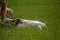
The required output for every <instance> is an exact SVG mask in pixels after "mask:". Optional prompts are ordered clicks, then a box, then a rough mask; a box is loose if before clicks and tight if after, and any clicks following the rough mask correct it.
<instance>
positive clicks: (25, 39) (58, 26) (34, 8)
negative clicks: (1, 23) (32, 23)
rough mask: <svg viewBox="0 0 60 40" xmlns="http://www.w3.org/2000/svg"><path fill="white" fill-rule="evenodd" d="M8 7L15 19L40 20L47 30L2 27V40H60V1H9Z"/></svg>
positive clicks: (0, 30) (0, 35) (0, 37)
mask: <svg viewBox="0 0 60 40" xmlns="http://www.w3.org/2000/svg"><path fill="white" fill-rule="evenodd" d="M8 7H10V8H12V9H13V11H14V17H15V18H24V19H31V20H39V21H42V22H44V23H46V24H47V28H43V29H42V30H40V29H39V28H37V27H34V28H31V27H25V28H16V26H15V25H14V26H12V27H10V26H7V27H4V28H2V27H0V40H60V1H59V0H8Z"/></svg>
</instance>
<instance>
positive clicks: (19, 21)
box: [4, 18, 47, 29]
mask: <svg viewBox="0 0 60 40" xmlns="http://www.w3.org/2000/svg"><path fill="white" fill-rule="evenodd" d="M7 22H8V23H13V24H16V25H17V27H21V24H22V26H23V25H24V26H25V25H28V26H31V27H33V26H38V27H39V28H40V29H41V28H42V27H47V26H46V24H45V23H42V22H40V21H34V20H25V19H19V18H18V19H10V18H6V19H5V21H4V23H7Z"/></svg>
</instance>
